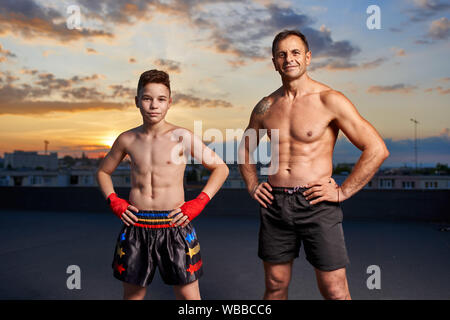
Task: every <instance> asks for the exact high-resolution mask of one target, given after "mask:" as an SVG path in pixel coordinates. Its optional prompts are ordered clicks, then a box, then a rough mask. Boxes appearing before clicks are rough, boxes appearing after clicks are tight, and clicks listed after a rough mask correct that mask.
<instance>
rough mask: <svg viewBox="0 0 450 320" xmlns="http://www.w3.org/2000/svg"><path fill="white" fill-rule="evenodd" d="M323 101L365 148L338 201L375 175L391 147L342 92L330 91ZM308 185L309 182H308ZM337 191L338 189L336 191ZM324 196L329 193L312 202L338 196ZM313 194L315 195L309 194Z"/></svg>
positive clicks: (337, 120) (347, 135)
mask: <svg viewBox="0 0 450 320" xmlns="http://www.w3.org/2000/svg"><path fill="white" fill-rule="evenodd" d="M324 103H325V105H326V106H327V107H328V109H329V110H330V111H331V112H332V113H333V115H334V121H335V122H336V124H337V126H338V127H339V129H341V130H342V132H343V133H344V134H345V136H346V137H347V138H348V139H349V140H350V142H351V143H352V144H353V145H355V146H356V147H357V148H358V149H359V150H361V151H362V154H361V156H360V157H359V159H358V162H357V163H356V164H355V167H354V168H353V170H352V172H351V173H350V175H349V176H348V177H347V179H345V181H344V182H343V183H342V185H341V186H340V188H338V197H339V198H338V201H339V202H341V201H343V200H346V199H348V198H350V197H351V196H353V195H354V194H355V193H356V192H358V191H359V190H361V189H362V188H363V187H364V186H365V185H366V184H367V183H368V182H369V181H370V179H372V177H373V176H374V174H375V173H376V172H377V170H378V168H379V167H380V166H381V164H382V163H383V161H384V160H386V158H387V157H388V156H389V151H388V149H387V148H386V145H385V143H384V141H383V139H382V138H381V136H380V135H379V134H378V132H377V131H376V130H375V128H374V127H373V126H372V125H371V124H370V123H369V122H368V121H366V120H365V119H364V118H363V117H362V116H361V115H360V114H359V113H358V111H357V110H356V108H355V106H354V105H353V104H352V103H351V102H350V100H348V99H347V98H346V97H345V96H344V95H343V94H341V93H339V92H332V93H329V94H327V95H326V97H325V98H324ZM307 187H310V186H309V185H307ZM311 189H313V188H311ZM307 194H309V193H307ZM312 194H314V192H313V193H312ZM312 194H311V195H312ZM335 194H336V192H334V195H335ZM324 197H326V196H324V195H322V197H321V198H318V199H315V200H314V201H311V204H315V203H317V202H320V201H323V200H332V201H336V200H335V199H324ZM310 198H314V197H311V196H310V197H309V199H310Z"/></svg>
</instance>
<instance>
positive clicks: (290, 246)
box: [258, 187, 350, 271]
mask: <svg viewBox="0 0 450 320" xmlns="http://www.w3.org/2000/svg"><path fill="white" fill-rule="evenodd" d="M306 190H307V189H305V188H299V187H296V188H284V187H272V195H273V197H274V200H273V201H272V204H267V208H264V207H262V206H261V207H260V217H261V223H260V229H259V246H258V256H259V257H260V258H261V259H262V260H263V261H266V262H269V263H285V262H289V261H291V260H293V259H295V258H297V257H298V256H299V252H300V247H301V245H302V243H303V247H304V250H305V255H306V260H308V261H309V263H310V264H311V265H312V266H314V267H315V268H317V269H319V270H322V271H332V270H336V269H340V268H344V267H346V266H347V265H348V264H350V261H349V258H348V255H347V248H346V246H345V239H344V231H343V229H342V220H343V214H342V209H341V207H340V204H339V203H336V202H329V201H322V202H319V203H317V204H314V205H311V204H309V201H308V200H306V199H305V197H304V196H303V192H304V191H306Z"/></svg>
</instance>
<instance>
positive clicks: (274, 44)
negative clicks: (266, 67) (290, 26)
mask: <svg viewBox="0 0 450 320" xmlns="http://www.w3.org/2000/svg"><path fill="white" fill-rule="evenodd" d="M289 36H297V37H299V38H300V39H302V41H303V43H304V44H305V47H306V52H308V51H309V44H308V40H306V37H305V35H304V34H303V33H301V32H300V31H298V30H283V31H281V32H280V33H279V34H277V35H276V36H275V39H273V42H272V56H273V57H275V51H276V50H277V47H278V43H279V42H280V41H281V40H283V39H286V38H287V37H289Z"/></svg>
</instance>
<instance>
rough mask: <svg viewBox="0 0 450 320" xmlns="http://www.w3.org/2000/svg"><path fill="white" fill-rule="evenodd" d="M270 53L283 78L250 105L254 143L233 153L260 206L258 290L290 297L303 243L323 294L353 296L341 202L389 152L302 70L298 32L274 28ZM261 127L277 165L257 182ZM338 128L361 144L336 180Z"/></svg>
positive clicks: (305, 56)
mask: <svg viewBox="0 0 450 320" xmlns="http://www.w3.org/2000/svg"><path fill="white" fill-rule="evenodd" d="M272 54H273V58H272V61H273V65H274V67H275V70H276V71H277V72H278V73H279V74H280V75H281V80H282V84H283V85H282V86H281V87H280V88H279V89H278V90H276V91H274V92H273V93H271V94H270V95H269V96H267V97H265V98H263V99H262V100H261V101H260V102H259V103H258V104H257V105H256V106H255V108H254V109H253V112H252V114H251V117H250V122H249V125H248V127H247V129H246V132H245V133H246V134H247V133H249V132H250V131H253V132H256V134H257V138H256V139H257V143H254V144H252V143H250V141H249V140H248V139H247V138H244V139H243V140H242V143H241V146H240V153H239V155H240V159H243V160H245V161H244V162H242V161H241V163H242V164H240V165H239V168H240V171H241V174H242V177H243V179H244V181H245V183H246V185H247V189H248V192H249V193H250V195H251V196H252V198H253V199H255V200H256V201H258V202H259V204H260V206H261V207H260V216H261V225H260V232H259V248H258V255H259V257H260V258H261V259H262V260H263V261H264V270H265V283H266V291H265V294H264V298H265V299H287V298H288V286H289V282H290V279H291V270H292V264H293V259H294V258H296V257H298V254H299V250H300V247H301V244H302V243H303V246H304V249H305V253H306V259H307V260H308V261H309V262H310V263H311V264H312V265H313V266H314V269H315V273H316V277H317V283H318V287H319V290H320V292H321V294H322V295H323V297H324V298H325V299H351V297H350V292H349V289H348V284H347V279H346V273H345V266H346V265H348V264H349V259H348V257H347V250H346V247H345V242H344V234H343V230H342V211H341V209H340V205H339V203H340V202H342V201H344V200H346V199H348V198H350V197H351V196H352V195H354V194H355V193H356V192H358V191H359V190H360V189H361V188H363V186H364V185H365V184H366V183H367V182H369V181H370V179H371V177H372V176H373V175H374V174H375V172H376V171H377V169H378V168H379V167H380V165H381V164H382V162H383V161H384V160H385V159H386V158H387V157H388V155H389V152H388V150H387V149H386V146H385V144H384V142H383V140H382V139H381V137H380V136H379V134H378V133H377V132H376V130H375V129H374V128H373V127H372V126H371V125H370V124H369V123H368V122H367V121H366V120H365V119H363V118H362V117H361V116H360V115H359V114H358V112H357V110H356V108H355V107H354V106H353V104H352V103H351V102H350V101H349V100H348V99H347V98H346V97H345V96H344V95H343V94H342V93H340V92H337V91H335V90H333V89H331V88H330V87H328V86H326V85H324V84H322V83H319V82H317V81H315V80H313V79H311V78H310V77H309V76H308V74H307V67H308V65H309V64H310V62H311V51H310V50H309V47H308V42H307V40H306V38H305V36H304V35H303V34H302V33H301V32H299V31H297V30H285V31H283V32H281V33H279V34H278V35H277V36H276V37H275V39H274V41H273V44H272ZM259 129H266V130H267V132H268V136H269V138H270V136H271V135H273V134H275V133H276V134H278V135H279V137H278V138H279V145H278V152H279V154H278V159H279V161H278V170H277V171H276V172H272V173H269V176H268V182H262V183H259V182H258V176H257V173H256V167H255V165H254V164H251V163H252V162H251V161H252V154H253V151H254V150H255V148H256V146H257V144H258V143H259V140H260V139H261V138H262V137H261V136H259V134H258V133H259V131H258V130H259ZM339 130H342V132H343V133H344V134H345V135H346V136H347V137H348V139H349V140H350V141H351V142H352V143H353V144H354V145H355V146H356V147H358V148H359V149H360V150H361V151H362V154H361V156H360V158H359V160H358V162H357V163H356V165H355V167H354V169H353V171H352V172H351V174H350V175H349V176H348V178H347V179H346V180H345V181H344V183H343V184H342V185H341V186H338V185H337V184H336V183H335V182H334V180H333V179H332V178H331V175H332V169H333V164H332V156H333V149H334V145H335V142H336V139H337V136H338V133H339ZM249 136H251V135H249ZM244 137H245V135H244ZM272 156H273V155H272ZM272 159H273V158H272ZM253 163H254V162H253ZM272 165H273V164H272Z"/></svg>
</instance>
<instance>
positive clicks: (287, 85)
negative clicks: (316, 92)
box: [282, 72, 312, 99]
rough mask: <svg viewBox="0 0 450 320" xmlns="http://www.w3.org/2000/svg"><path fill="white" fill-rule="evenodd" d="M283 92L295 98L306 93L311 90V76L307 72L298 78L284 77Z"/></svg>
mask: <svg viewBox="0 0 450 320" xmlns="http://www.w3.org/2000/svg"><path fill="white" fill-rule="evenodd" d="M282 82H283V93H284V95H285V96H287V97H289V98H291V99H295V98H296V97H299V96H303V95H306V94H308V93H310V91H311V82H312V80H311V78H310V77H309V76H308V75H307V74H306V72H305V73H304V74H302V75H301V76H300V77H299V78H297V79H293V80H290V79H283V78H282Z"/></svg>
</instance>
